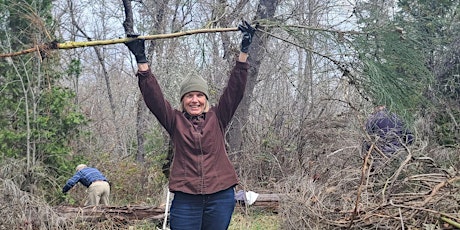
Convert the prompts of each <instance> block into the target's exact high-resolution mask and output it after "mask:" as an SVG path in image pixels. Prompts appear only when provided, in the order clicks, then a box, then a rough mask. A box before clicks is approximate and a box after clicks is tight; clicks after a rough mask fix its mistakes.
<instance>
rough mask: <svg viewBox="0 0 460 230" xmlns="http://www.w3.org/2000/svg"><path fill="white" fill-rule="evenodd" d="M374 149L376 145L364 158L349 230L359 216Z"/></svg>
mask: <svg viewBox="0 0 460 230" xmlns="http://www.w3.org/2000/svg"><path fill="white" fill-rule="evenodd" d="M373 149H374V144H372V145H371V147H370V148H369V150H368V151H367V154H366V157H365V158H364V162H363V166H362V169H361V181H360V182H359V186H358V191H357V194H356V202H355V208H354V210H353V213H352V215H351V218H350V224H349V225H348V229H351V227H352V226H353V220H354V219H355V217H356V215H357V214H358V205H359V198H360V197H361V189H362V185H363V181H364V179H365V178H366V172H367V161H368V160H369V157H370V156H371V153H372V150H373Z"/></svg>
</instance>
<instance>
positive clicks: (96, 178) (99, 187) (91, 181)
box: [62, 164, 110, 206]
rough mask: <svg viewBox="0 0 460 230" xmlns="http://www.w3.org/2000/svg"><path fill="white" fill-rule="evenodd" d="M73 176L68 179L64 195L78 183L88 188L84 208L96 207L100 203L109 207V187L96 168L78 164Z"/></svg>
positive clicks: (63, 190)
mask: <svg viewBox="0 0 460 230" xmlns="http://www.w3.org/2000/svg"><path fill="white" fill-rule="evenodd" d="M76 171H77V172H76V173H75V175H73V176H72V178H70V179H69V180H68V181H67V183H66V184H65V186H64V187H63V188H62V192H63V193H64V194H66V193H67V192H68V191H69V190H70V189H71V188H72V187H73V186H75V185H76V184H77V183H78V182H80V183H81V184H83V185H84V186H85V187H87V188H88V191H87V192H88V198H87V200H86V202H85V206H97V205H99V204H100V203H102V204H103V205H106V206H107V205H109V196H110V185H109V183H108V181H107V178H106V177H105V176H104V175H103V174H102V173H101V172H100V171H99V170H97V169H96V168H91V167H88V166H87V165H85V164H79V165H78V166H77V167H76Z"/></svg>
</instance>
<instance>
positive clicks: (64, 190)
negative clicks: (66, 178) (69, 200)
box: [62, 184, 72, 194]
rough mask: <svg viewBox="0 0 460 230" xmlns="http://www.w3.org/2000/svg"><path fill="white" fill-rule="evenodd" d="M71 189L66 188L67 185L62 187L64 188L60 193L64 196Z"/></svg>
mask: <svg viewBox="0 0 460 230" xmlns="http://www.w3.org/2000/svg"><path fill="white" fill-rule="evenodd" d="M71 188H72V187H70V186H68V185H67V184H66V185H64V188H62V193H64V194H66V193H67V192H68V191H69V190H70V189H71Z"/></svg>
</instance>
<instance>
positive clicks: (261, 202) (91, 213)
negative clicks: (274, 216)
mask: <svg viewBox="0 0 460 230" xmlns="http://www.w3.org/2000/svg"><path fill="white" fill-rule="evenodd" d="M279 202H280V196H279V195H278V194H259V196H258V197H257V200H256V201H255V202H254V203H253V204H252V205H250V206H246V205H245V204H244V202H238V206H240V207H255V208H260V209H263V210H266V211H272V212H278V210H279ZM54 210H55V211H56V212H57V213H59V214H60V215H61V216H62V217H64V218H66V219H75V218H77V219H79V220H82V221H88V222H96V221H102V220H117V221H122V222H126V221H133V220H158V221H161V220H163V219H164V217H165V216H164V215H165V207H164V206H160V207H151V206H141V205H129V206H87V207H75V206H64V205H61V206H56V207H54Z"/></svg>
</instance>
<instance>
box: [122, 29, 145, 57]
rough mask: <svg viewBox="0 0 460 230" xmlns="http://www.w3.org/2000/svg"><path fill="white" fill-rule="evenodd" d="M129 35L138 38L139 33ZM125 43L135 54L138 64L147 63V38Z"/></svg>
mask: <svg viewBox="0 0 460 230" xmlns="http://www.w3.org/2000/svg"><path fill="white" fill-rule="evenodd" d="M127 37H128V38H137V37H139V34H128V35H127ZM125 45H126V46H127V47H128V49H129V51H131V53H133V54H134V56H135V57H136V62H137V63H138V64H140V63H147V58H146V57H145V39H135V40H132V41H129V42H125Z"/></svg>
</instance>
